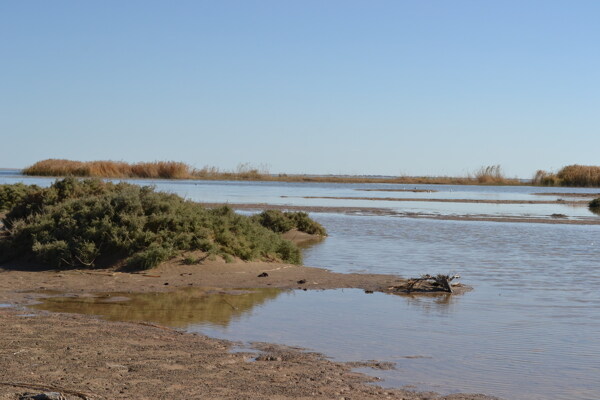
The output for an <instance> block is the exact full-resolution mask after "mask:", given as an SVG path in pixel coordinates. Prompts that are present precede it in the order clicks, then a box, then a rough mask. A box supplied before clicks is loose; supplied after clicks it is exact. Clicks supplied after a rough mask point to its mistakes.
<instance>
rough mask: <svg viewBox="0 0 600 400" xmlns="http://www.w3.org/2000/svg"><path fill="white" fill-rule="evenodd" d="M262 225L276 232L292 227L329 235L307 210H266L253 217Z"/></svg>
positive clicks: (311, 232)
mask: <svg viewBox="0 0 600 400" xmlns="http://www.w3.org/2000/svg"><path fill="white" fill-rule="evenodd" d="M252 218H253V219H255V220H256V221H258V223H259V224H261V225H262V226H264V227H266V228H269V229H270V230H272V231H274V232H279V233H285V232H288V231H290V230H292V229H298V230H299V231H301V232H306V233H310V234H312V235H321V236H327V231H326V230H325V228H324V227H323V226H322V225H321V224H319V223H318V222H316V221H314V220H313V219H311V218H310V217H309V216H308V214H307V213H305V212H282V211H279V210H266V211H263V212H262V213H260V214H257V215H255V216H253V217H252Z"/></svg>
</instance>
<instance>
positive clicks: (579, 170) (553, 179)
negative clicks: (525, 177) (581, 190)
mask: <svg viewBox="0 0 600 400" xmlns="http://www.w3.org/2000/svg"><path fill="white" fill-rule="evenodd" d="M533 183H534V184H535V185H544V186H576V187H600V167H599V166H590V165H577V164H574V165H567V166H566V167H563V168H561V169H560V170H559V171H558V172H557V173H552V172H546V171H542V170H539V171H537V172H536V174H535V176H534V177H533Z"/></svg>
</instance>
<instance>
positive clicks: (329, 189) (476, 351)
mask: <svg viewBox="0 0 600 400" xmlns="http://www.w3.org/2000/svg"><path fill="white" fill-rule="evenodd" d="M1 179H2V180H4V181H7V180H8V181H10V180H18V179H23V178H20V177H18V176H17V177H11V178H6V177H4V178H1ZM29 179H31V178H26V180H27V181H28V182H32V183H33V182H35V183H37V184H42V185H45V184H48V183H49V182H51V181H52V180H43V179H41V180H40V179H37V180H34V179H31V180H29ZM141 183H144V184H148V183H154V184H156V185H157V187H158V188H159V189H161V190H167V191H172V192H176V193H179V194H182V195H186V196H187V197H188V198H191V199H194V200H198V201H206V202H217V201H228V202H231V203H254V202H257V203H272V204H280V203H279V202H281V201H286V202H287V201H288V200H289V199H286V198H281V197H280V196H282V195H286V196H299V197H301V196H305V195H323V196H346V195H348V196H349V195H352V196H357V195H361V193H363V194H362V195H365V196H367V197H374V196H372V195H373V193H375V192H360V191H356V190H354V189H356V188H360V187H365V186H368V185H335V184H333V185H332V184H320V185H319V184H310V185H306V186H305V185H302V184H280V183H268V184H257V183H228V182H209V183H204V182H197V183H194V182H171V181H168V182H165V181H156V182H149V181H142V182H141ZM375 186H377V185H375ZM380 186H381V185H380ZM421 186H423V185H421ZM368 187H372V186H368ZM434 189H436V190H439V192H437V195H439V193H441V192H442V191H444V196H445V197H448V196H453V195H455V194H456V192H460V193H459V194H458V195H456V196H457V198H466V197H465V196H467V195H469V196H472V197H473V198H482V197H489V196H492V197H494V196H496V197H497V198H500V199H502V198H510V199H515V198H520V199H527V198H530V197H535V198H538V199H539V198H540V197H544V198H552V196H533V195H531V193H534V192H542V191H547V192H559V191H561V190H562V191H565V192H574V191H575V190H573V189H567V190H564V189H557V188H549V189H543V188H527V187H514V188H510V187H484V188H480V187H441V186H435V187H434ZM450 189H452V190H450ZM596 190H597V189H596ZM348 193H351V194H348ZM382 193H383V192H382ZM385 195H386V196H389V195H390V194H389V193H385ZM397 195H398V196H399V195H410V196H415V195H417V193H394V194H393V196H397ZM301 200H302V199H298V201H299V202H301ZM332 201H333V200H332ZM317 202H318V204H320V205H323V203H324V201H323V200H322V199H321V200H318V201H317ZM334 202H335V201H334ZM365 202H367V203H372V202H370V201H367V200H365ZM382 203H385V202H382ZM387 203H389V202H387ZM286 204H287V203H286ZM339 204H340V203H336V205H338V206H339ZM421 204H428V203H420V204H417V205H416V206H417V207H421ZM369 206H371V207H373V205H372V204H370V205H369ZM404 206H405V204H404V203H402V204H400V205H399V206H398V207H404ZM467 206H468V207H467V212H470V211H472V208H470V207H475V208H477V207H479V206H480V205H478V204H472V205H467ZM388 207H390V205H389V204H388ZM440 207H441V208H442V211H441V212H454V210H451V209H450V206H449V205H448V204H441V203H440ZM552 207H554V205H552ZM449 209H450V211H448V210H449ZM506 210H507V208H503V207H499V211H498V212H499V213H500V214H502V215H504V213H505V212H506ZM532 210H535V211H532V212H534V213H538V214H539V215H541V214H544V213H546V212H547V211H545V210H544V211H543V212H541V213H540V212H539V206H535V207H533V208H532ZM582 210H584V211H585V208H582ZM479 211H480V210H479V209H478V210H477V212H479ZM528 212H529V211H528ZM548 212H549V211H548ZM564 213H565V214H567V212H564ZM582 213H583V212H582ZM569 215H570V216H572V215H573V214H569ZM590 215H592V214H590ZM590 215H588V217H589V216H590ZM312 216H313V217H314V218H315V219H317V220H318V221H320V222H321V223H322V224H323V225H325V226H326V227H327V229H328V231H329V234H330V236H329V237H328V238H327V239H326V240H324V241H323V242H321V243H319V244H316V245H314V246H312V247H310V248H308V249H305V250H304V259H305V264H307V265H312V266H318V267H325V268H329V269H332V270H334V271H338V272H356V271H359V272H373V273H394V274H399V275H403V276H406V277H410V276H419V275H421V274H423V273H438V272H443V273H447V272H455V273H459V274H460V275H461V276H462V277H463V278H462V279H461V280H462V282H463V283H466V284H468V285H471V286H473V287H474V290H473V291H472V292H469V293H467V294H464V295H460V296H438V297H418V296H414V297H407V296H392V295H384V294H377V293H376V294H365V293H363V292H362V291H360V290H329V291H319V292H312V291H308V292H303V291H292V292H278V291H274V292H260V291H259V292H253V293H250V294H248V293H247V294H238V295H236V296H242V297H240V298H239V299H240V300H231V299H229V298H225V297H221V298H219V299H218V300H208V298H213V299H214V297H211V296H209V295H206V294H198V293H196V294H193V293H192V294H190V293H189V292H188V294H187V295H185V296H183V297H182V298H183V299H184V300H181V299H179V300H176V299H175V298H173V297H172V298H171V300H170V301H174V302H176V301H184V302H186V301H187V302H189V301H192V300H190V298H195V300H193V301H194V302H200V304H203V305H195V306H190V307H187V308H186V307H183V306H180V305H177V306H172V307H168V306H166V307H167V310H164V309H163V310H162V313H163V314H166V315H170V313H172V312H174V311H173V310H177V309H184V310H185V312H186V313H187V314H186V316H185V317H177V318H176V321H177V323H174V322H170V324H171V325H173V326H179V327H184V328H185V329H187V330H189V331H194V332H202V333H204V334H207V335H210V336H216V337H221V338H226V339H231V340H235V341H242V342H251V341H269V342H277V343H283V344H287V345H294V346H301V347H305V348H308V349H310V350H316V351H320V352H323V353H325V354H326V355H328V356H331V357H332V358H334V359H336V360H341V361H350V360H369V359H377V360H381V361H392V362H395V363H396V365H397V369H396V370H391V371H375V372H374V371H371V372H370V373H372V374H374V375H377V376H379V377H381V378H383V379H384V382H383V385H389V386H403V385H413V386H414V387H415V388H417V389H419V390H435V391H438V392H441V393H451V392H480V393H486V394H490V395H497V396H500V397H504V398H506V399H540V400H541V399H550V400H552V399H556V400H558V399H561V400H562V399H565V400H566V399H581V400H583V399H590V400H591V399H595V400H597V399H600V379H599V377H600V340H599V338H600V290H599V289H598V288H599V287H600V226H598V225H551V224H536V223H497V222H475V221H443V220H429V219H412V218H399V217H393V216H355V215H344V214H335V213H314V214H312ZM212 296H215V295H212ZM220 296H225V295H224V294H220ZM243 296H246V297H243ZM185 299H187V300H185ZM136 301H137V300H136ZM144 301H146V303H143V304H146V306H145V307H146V308H153V307H154V308H160V307H161V306H160V305H156V304H163V305H164V302H165V300H159V301H154V303H151V304H155V305H154V306H151V305H148V304H149V303H147V300H144ZM236 301H237V302H241V303H239V304H243V305H238V303H235V302H236ZM80 303H81V302H80ZM84 303H85V302H84ZM106 303H107V304H108V305H107V306H102V307H115V305H114V304H113V305H111V304H110V303H111V302H110V301H109V302H106ZM113 303H119V301H115V302H113ZM120 303H121V305H120V306H119V307H123V304H125V303H123V302H122V301H121V302H120ZM227 303H230V304H227ZM207 304H213V305H214V304H218V307H217V306H214V307H217V311H207V310H206V309H207V307H208V308H210V307H209V306H207ZM214 307H213V308H211V309H214ZM134 308H135V307H134ZM169 310H171V311H169ZM72 311H73V312H91V313H96V314H101V315H106V313H103V312H100V311H98V310H97V309H94V310H92V311H83V309H80V310H79V311H77V310H72ZM238 311H239V312H238ZM213 314H216V315H218V316H216V317H215V316H212V317H205V316H206V315H208V316H210V315H213ZM135 315H138V314H135ZM115 318H116V317H115ZM119 318H121V317H119ZM123 318H125V317H123ZM136 318H142V319H147V320H159V321H160V319H159V318H158V317H156V318H155V317H153V316H152V315H143V314H142V315H141V317H140V316H138V317H136ZM211 318H212V319H211ZM125 319H131V318H129V317H127V318H125ZM166 323H169V322H168V321H167V322H166Z"/></svg>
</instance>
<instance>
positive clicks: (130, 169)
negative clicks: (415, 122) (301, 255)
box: [23, 159, 522, 185]
mask: <svg viewBox="0 0 600 400" xmlns="http://www.w3.org/2000/svg"><path fill="white" fill-rule="evenodd" d="M23 174H25V175H35V176H77V177H97V178H160V179H199V180H244V181H279V182H332V183H397V184H408V185H417V184H430V185H431V184H446V185H520V184H522V182H520V181H519V180H518V179H510V178H506V177H505V176H504V175H503V174H502V171H501V168H500V166H499V165H492V166H487V167H482V168H480V169H479V170H478V171H476V172H475V173H474V174H469V175H467V176H466V177H450V176H435V177H431V176H417V177H414V176H398V177H374V176H369V175H366V176H348V175H341V176H340V175H320V176H319V175H301V174H300V175H288V174H279V175H272V174H270V173H269V171H268V170H267V168H266V167H259V168H256V167H253V166H252V165H250V164H247V163H246V164H240V165H238V167H237V168H236V170H235V171H223V170H220V169H219V168H216V167H210V166H205V167H203V168H201V169H195V168H192V167H191V166H189V165H187V164H185V163H182V162H175V161H155V162H141V163H137V164H128V163H126V162H122V161H88V162H82V161H72V160H60V159H49V160H43V161H39V162H37V163H35V164H33V165H32V166H30V167H28V168H26V169H25V170H23Z"/></svg>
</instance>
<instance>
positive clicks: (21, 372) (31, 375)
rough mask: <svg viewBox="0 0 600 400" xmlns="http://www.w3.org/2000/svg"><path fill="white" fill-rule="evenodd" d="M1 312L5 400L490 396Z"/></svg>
mask: <svg viewBox="0 0 600 400" xmlns="http://www.w3.org/2000/svg"><path fill="white" fill-rule="evenodd" d="M20 314H22V312H19V311H15V310H8V309H0V327H1V328H0V329H1V332H2V340H1V341H0V365H2V368H1V369H0V399H2V400H9V399H10V400H17V399H19V398H20V396H21V395H22V394H23V393H25V392H29V393H38V394H39V393H42V392H60V393H62V394H63V395H64V396H65V397H66V399H68V400H71V399H107V400H108V399H201V398H205V399H208V398H210V399H267V398H268V399H309V398H322V399H340V398H353V399H385V398H390V399H411V400H417V399H438V398H439V399H442V398H445V399H485V397H483V396H469V395H454V396H449V397H438V396H435V395H434V394H417V393H411V392H406V391H402V390H389V389H382V388H379V387H375V386H370V385H367V384H366V383H367V382H368V381H369V380H374V379H368V378H366V377H365V376H364V375H361V374H357V373H353V372H352V371H351V370H350V366H347V365H344V364H341V363H334V362H331V361H328V360H327V359H325V358H324V357H322V356H321V355H318V354H313V353H307V352H302V351H298V349H290V348H285V347H280V346H274V345H268V344H257V345H256V348H257V349H259V350H260V351H261V353H260V354H258V355H257V354H253V353H239V352H236V353H230V352H229V349H230V348H231V346H232V344H231V343H229V342H226V341H222V340H216V339H210V338H207V337H205V336H201V335H195V334H183V333H180V332H177V331H174V330H172V329H168V328H164V327H160V326H152V325H148V324H135V323H122V322H107V321H103V320H100V319H97V318H93V317H86V316H79V315H66V314H47V313H41V314H37V315H36V316H28V317H22V316H19V315H20Z"/></svg>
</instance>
